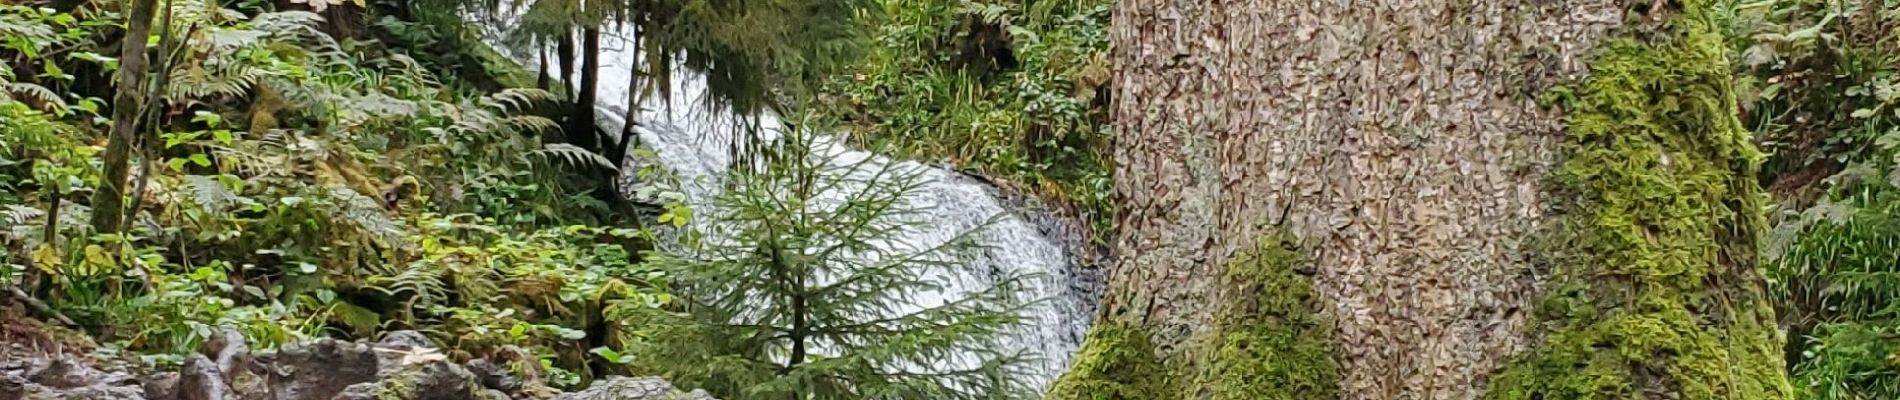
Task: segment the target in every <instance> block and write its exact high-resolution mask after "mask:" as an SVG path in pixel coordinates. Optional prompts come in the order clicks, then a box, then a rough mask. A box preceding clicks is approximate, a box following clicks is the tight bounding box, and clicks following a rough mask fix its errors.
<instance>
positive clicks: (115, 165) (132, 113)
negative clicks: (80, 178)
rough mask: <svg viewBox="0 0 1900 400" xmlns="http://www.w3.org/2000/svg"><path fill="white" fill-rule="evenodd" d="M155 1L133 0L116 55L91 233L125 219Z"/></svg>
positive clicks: (109, 228) (106, 230)
mask: <svg viewBox="0 0 1900 400" xmlns="http://www.w3.org/2000/svg"><path fill="white" fill-rule="evenodd" d="M157 10H158V0H133V1H132V12H131V13H130V14H128V19H127V20H126V31H125V41H124V42H123V43H124V44H123V45H122V47H121V48H120V52H119V53H120V54H119V79H118V81H119V84H118V91H119V92H118V93H117V94H116V95H114V96H113V100H112V136H111V139H110V141H109V142H107V144H106V154H105V171H104V173H103V175H102V176H101V177H100V182H99V188H98V189H96V190H95V191H94V192H93V195H92V229H93V232H94V233H115V232H118V231H119V223H120V220H122V219H124V218H125V180H126V173H127V166H128V164H130V163H129V161H130V159H131V156H132V143H133V141H135V140H137V136H138V130H139V120H140V117H141V116H142V114H141V113H140V112H141V111H142V110H143V109H144V101H145V99H144V97H145V90H144V88H145V72H146V71H145V69H146V61H145V48H146V45H145V41H146V38H147V37H148V36H150V34H151V31H152V18H153V17H154V16H155V15H157Z"/></svg>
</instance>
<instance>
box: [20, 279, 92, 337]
mask: <svg viewBox="0 0 1900 400" xmlns="http://www.w3.org/2000/svg"><path fill="white" fill-rule="evenodd" d="M6 289H7V290H6V291H5V293H4V294H9V295H12V296H13V298H15V299H18V300H20V302H21V303H26V306H27V307H30V308H32V309H33V311H37V312H39V313H40V314H44V315H46V316H47V317H50V318H52V319H53V320H54V321H59V323H60V324H64V325H66V326H68V327H76V326H79V324H76V323H73V320H72V319H71V318H66V314H60V313H59V310H54V309H53V307H50V306H47V305H46V302H44V301H40V299H36V298H33V296H30V295H27V294H26V292H25V291H21V290H20V288H18V287H15V286H13V285H7V288H6Z"/></svg>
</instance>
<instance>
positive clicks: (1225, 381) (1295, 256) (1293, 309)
mask: <svg viewBox="0 0 1900 400" xmlns="http://www.w3.org/2000/svg"><path fill="white" fill-rule="evenodd" d="M1301 259H1302V257H1301V255H1300V252H1299V247H1298V246H1297V245H1296V244H1294V242H1293V237H1292V236H1291V235H1288V234H1285V233H1274V234H1269V235H1267V236H1265V237H1262V238H1261V240H1260V242H1259V244H1258V245H1256V247H1255V248H1254V250H1253V251H1251V252H1246V253H1243V254H1238V255H1235V256H1234V258H1233V259H1232V260H1231V261H1229V262H1228V263H1227V272H1226V279H1225V281H1224V282H1223V284H1224V285H1225V287H1224V288H1223V289H1224V290H1225V291H1226V292H1225V293H1223V294H1222V295H1221V298H1222V299H1223V300H1222V304H1221V309H1220V310H1218V312H1217V314H1216V317H1215V331H1214V334H1213V335H1212V342H1211V343H1209V344H1208V345H1209V346H1211V349H1210V351H1208V352H1206V355H1207V356H1208V357H1209V359H1208V360H1207V361H1205V362H1203V363H1202V365H1204V366H1205V367H1204V368H1202V370H1201V371H1200V372H1201V373H1200V377H1199V378H1198V384H1196V385H1195V386H1196V387H1199V388H1201V389H1200V390H1204V391H1206V392H1207V394H1209V395H1211V397H1200V396H1194V398H1211V399H1215V400H1224V399H1232V400H1294V399H1299V400H1313V399H1330V398H1337V397H1338V385H1339V365H1338V363H1337V361H1335V360H1334V359H1333V349H1332V324H1331V323H1330V322H1328V321H1327V320H1325V319H1324V318H1322V317H1321V316H1320V314H1319V313H1317V312H1315V310H1318V309H1319V307H1320V304H1319V301H1320V298H1319V294H1318V293H1316V292H1315V291H1314V290H1313V285H1312V284H1311V283H1309V282H1307V281H1306V279H1305V278H1304V277H1301V276H1300V275H1299V274H1298V273H1296V272H1295V271H1294V268H1295V267H1296V266H1297V265H1298V264H1299V263H1300V261H1301Z"/></svg>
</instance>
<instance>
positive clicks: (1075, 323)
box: [489, 25, 1103, 389]
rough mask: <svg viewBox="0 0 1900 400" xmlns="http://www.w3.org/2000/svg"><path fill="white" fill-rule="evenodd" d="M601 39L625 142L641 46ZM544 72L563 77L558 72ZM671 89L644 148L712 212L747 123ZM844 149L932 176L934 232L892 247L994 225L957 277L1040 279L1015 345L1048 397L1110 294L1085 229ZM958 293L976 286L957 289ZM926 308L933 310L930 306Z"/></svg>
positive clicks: (687, 77)
mask: <svg viewBox="0 0 1900 400" xmlns="http://www.w3.org/2000/svg"><path fill="white" fill-rule="evenodd" d="M490 28H491V29H490V32H489V39H490V40H489V42H490V43H499V42H500V41H499V40H496V38H498V37H500V36H499V34H498V33H497V31H498V30H497V29H494V28H495V26H494V25H491V26H490ZM602 35H603V37H602V40H601V43H602V49H601V50H602V57H601V65H600V68H601V71H600V83H599V87H598V89H599V91H598V99H599V104H597V110H598V111H599V112H598V115H599V121H598V122H599V124H600V127H601V128H602V129H603V130H604V131H605V132H609V133H610V134H616V135H617V134H618V133H619V132H621V131H622V128H623V127H624V126H625V123H626V122H625V121H624V116H625V111H626V109H627V107H629V104H628V103H629V101H630V99H629V93H631V90H632V84H633V82H631V80H630V79H631V76H632V74H631V72H632V70H633V67H634V65H633V64H634V63H637V62H638V60H640V58H639V56H638V55H637V54H635V53H634V51H633V50H632V49H634V46H633V45H632V44H631V43H630V41H629V37H628V36H625V35H628V33H626V32H620V31H617V30H613V29H609V30H603V31H602ZM497 47H502V46H497ZM515 58H516V59H517V60H526V61H524V64H529V65H530V66H531V67H535V66H534V65H533V63H534V62H535V61H534V57H521V56H519V55H517V56H516V57H515ZM545 67H546V68H549V69H555V68H557V67H556V66H552V65H550V66H545ZM673 85H674V86H673V88H672V89H673V90H671V93H670V94H669V95H668V97H669V98H665V99H658V98H655V99H649V100H647V101H646V102H645V104H644V105H643V109H642V110H641V111H640V112H639V113H637V114H636V116H635V118H637V119H638V126H636V129H635V132H637V133H638V135H639V136H638V138H637V139H638V141H637V144H638V145H640V146H642V147H645V148H647V149H649V150H652V151H653V152H654V153H655V154H657V155H658V160H657V162H658V163H659V164H661V165H662V166H663V167H665V168H666V169H668V170H670V171H671V172H672V173H673V174H675V175H676V178H678V179H679V180H680V181H681V183H682V186H683V187H682V189H683V191H684V192H685V194H686V197H687V199H688V203H689V204H690V205H692V206H694V207H695V208H699V207H706V206H707V203H708V201H709V200H710V198H711V197H712V195H713V194H715V193H716V191H717V190H718V189H719V185H718V181H719V179H720V177H721V176H723V174H725V172H726V170H727V169H728V168H729V167H730V165H731V163H732V159H731V157H730V154H729V147H728V144H729V143H730V138H731V134H732V133H733V132H735V131H736V129H735V123H737V121H739V118H737V117H736V116H734V115H731V114H728V113H726V112H723V111H720V110H716V109H712V108H708V107H706V106H705V104H706V102H704V101H703V96H705V95H706V93H705V92H706V85H705V80H704V78H703V77H701V76H699V75H697V74H695V73H692V72H689V71H681V72H679V73H678V76H675V77H673ZM756 121H757V122H758V123H759V128H760V129H761V130H762V132H763V133H762V134H761V135H762V136H764V137H765V138H768V139H769V138H771V137H774V136H776V132H777V129H778V128H779V123H778V120H777V118H775V117H774V116H772V115H764V116H761V117H759V118H758V119H757V120H756ZM840 142H841V141H840V140H828V141H826V143H828V146H829V148H828V149H827V150H828V151H832V152H834V153H835V154H837V155H838V158H842V159H849V160H865V159H869V160H871V161H872V162H877V163H895V166H896V167H899V168H904V167H913V168H925V169H927V171H925V173H924V174H923V176H924V179H925V180H926V182H927V183H926V184H925V185H924V186H923V189H922V190H920V191H918V192H917V193H915V194H913V195H912V196H911V197H910V198H908V199H907V200H908V201H910V202H911V204H913V205H915V206H918V207H921V208H924V209H925V210H926V213H927V218H929V221H930V223H928V224H926V226H927V228H926V229H923V230H918V231H912V232H908V234H907V235H904V236H903V237H896V238H889V239H890V240H892V241H895V242H898V243H904V244H908V245H915V246H920V247H928V246H929V245H931V244H934V243H941V242H943V241H945V240H948V239H949V238H951V237H954V236H956V235H957V234H959V233H962V232H965V231H967V230H969V229H973V228H978V227H979V226H980V225H983V224H984V223H986V222H988V223H989V225H988V226H987V227H983V229H984V231H983V232H982V233H981V236H980V241H981V242H982V244H983V248H984V250H983V252H982V254H981V255H980V256H979V257H978V259H977V260H976V261H977V262H976V263H975V264H974V265H971V266H969V268H973V269H975V270H973V271H958V272H964V273H963V274H950V275H961V276H975V277H983V276H996V275H997V274H995V273H993V272H989V271H1011V272H1016V273H1019V274H1033V275H1037V277H1036V278H1035V279H1032V280H1030V282H1028V284H1027V285H1025V289H1024V290H1025V291H1026V292H1027V293H1022V297H1024V298H1030V299H1044V301H1042V302H1040V303H1038V304H1037V305H1035V306H1033V307H1032V308H1031V309H1030V310H1028V311H1027V312H1026V314H1025V315H1024V317H1025V318H1026V319H1027V320H1028V323H1027V326H1024V327H1022V329H1021V332H1020V333H1019V335H1020V337H1019V338H1012V339H1013V340H1009V341H1007V342H1010V343H1015V344H1018V345H1021V346H1025V347H1024V348H1023V349H1024V350H1027V351H1029V352H1031V353H1032V354H1034V355H1036V356H1037V358H1038V359H1039V361H1038V363H1039V365H1032V366H1031V368H1030V369H1031V370H1033V371H1036V374H1035V376H1029V377H1025V378H1026V380H1027V381H1028V382H1029V383H1030V384H1031V385H1032V387H1035V388H1038V389H1043V388H1046V387H1047V385H1048V384H1049V383H1050V381H1053V380H1054V378H1055V377H1056V376H1059V375H1060V374H1062V372H1063V371H1065V370H1066V369H1067V368H1068V365H1069V361H1070V358H1071V356H1072V355H1073V353H1074V352H1075V351H1076V349H1077V348H1078V347H1079V346H1080V344H1081V342H1082V338H1083V336H1084V335H1085V334H1086V332H1087V330H1088V327H1089V325H1090V323H1091V322H1093V321H1092V319H1093V317H1094V314H1095V308H1096V305H1097V303H1098V301H1099V298H1100V293H1101V289H1102V281H1103V279H1102V274H1101V272H1100V269H1099V268H1095V267H1094V266H1092V265H1088V264H1087V260H1092V259H1097V258H1098V257H1093V254H1090V253H1091V251H1090V250H1088V249H1091V248H1092V247H1090V246H1089V245H1088V243H1089V241H1088V240H1087V238H1086V237H1085V236H1084V234H1083V233H1082V232H1083V230H1082V229H1081V228H1080V226H1081V224H1082V222H1081V221H1077V220H1075V219H1073V218H1062V217H1057V216H1055V215H1054V214H1052V213H1050V212H1048V211H1047V210H1044V209H1042V207H1039V206H1037V204H1038V202H1037V201H1035V200H1034V199H1032V198H1029V197H1026V196H1012V195H1009V194H1008V193H1006V192H1004V191H1001V190H998V189H997V188H996V187H993V186H992V185H989V184H987V183H985V182H982V181H979V180H977V179H973V178H971V177H969V176H965V175H963V174H961V173H958V172H955V171H952V170H950V169H946V168H942V167H938V166H930V165H924V164H920V163H916V162H912V161H902V160H892V159H889V158H887V157H884V156H880V155H876V154H872V153H869V152H865V151H862V150H858V149H853V148H850V147H848V146H845V145H843V144H841V143H840ZM629 164H634V163H633V162H629ZM628 170H629V171H623V175H622V177H621V179H622V181H623V182H631V181H636V180H637V178H636V177H634V176H632V174H633V173H634V172H635V171H632V170H634V168H628ZM622 187H634V186H632V185H622ZM843 190H846V191H848V190H851V189H848V188H847V189H843ZM999 215H1000V216H1001V217H1000V218H1001V219H1000V220H997V221H990V219H991V218H992V217H993V216H999ZM984 284H986V282H982V281H981V279H976V280H974V281H971V280H965V281H961V282H956V283H954V284H953V287H952V288H951V289H952V290H951V291H953V292H955V291H965V290H970V289H972V288H974V287H976V286H974V285H984ZM957 285H968V286H964V287H955V286H957ZM919 301H920V302H928V301H930V299H921V300H919ZM936 301H941V299H936ZM913 306H916V307H925V306H927V305H921V304H918V305H913Z"/></svg>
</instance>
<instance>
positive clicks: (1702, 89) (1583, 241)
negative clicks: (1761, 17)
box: [1488, 0, 1792, 400]
mask: <svg viewBox="0 0 1900 400" xmlns="http://www.w3.org/2000/svg"><path fill="white" fill-rule="evenodd" d="M1645 4H1647V2H1645ZM1680 5H1681V9H1673V10H1649V12H1650V13H1669V14H1670V15H1668V16H1666V20H1667V25H1666V26H1653V25H1650V24H1653V22H1650V18H1649V17H1648V16H1638V17H1633V18H1632V23H1635V24H1643V26H1635V27H1632V28H1630V29H1631V30H1633V31H1636V32H1641V34H1632V35H1628V36H1624V37H1620V38H1615V39H1612V40H1610V41H1609V42H1607V44H1605V45H1603V46H1602V47H1601V48H1600V49H1599V51H1600V52H1599V53H1598V54H1597V56H1596V58H1595V60H1594V61H1592V64H1591V67H1590V77H1589V78H1588V79H1587V80H1586V81H1584V82H1581V84H1580V85H1579V86H1576V87H1572V88H1570V89H1571V90H1572V91H1570V92H1561V91H1560V92H1556V93H1554V94H1557V95H1559V97H1566V98H1563V99H1561V102H1562V103H1564V104H1563V105H1565V108H1566V110H1567V111H1568V112H1569V117H1568V121H1567V124H1568V132H1569V137H1568V138H1566V142H1565V143H1564V147H1563V151H1564V154H1565V157H1566V158H1565V161H1564V163H1563V165H1562V166H1561V169H1560V170H1559V171H1558V173H1557V177H1556V184H1557V193H1558V194H1559V195H1562V196H1565V198H1566V200H1565V201H1564V202H1565V203H1566V204H1565V206H1566V210H1565V211H1564V215H1565V216H1564V217H1563V220H1562V221H1561V223H1560V224H1559V226H1558V227H1557V228H1556V229H1555V231H1554V232H1552V233H1551V235H1552V236H1551V239H1552V240H1551V241H1550V243H1549V246H1550V247H1548V253H1547V255H1549V256H1550V257H1551V259H1552V260H1553V261H1554V268H1555V271H1554V272H1555V276H1554V277H1553V278H1552V280H1551V281H1550V284H1549V288H1550V289H1549V291H1548V293H1547V294H1546V296H1547V297H1546V298H1545V299H1544V300H1543V301H1542V303H1541V304H1539V306H1538V312H1537V319H1538V321H1539V322H1540V323H1541V325H1540V326H1541V327H1543V328H1546V329H1548V330H1546V331H1544V332H1541V333H1542V338H1543V341H1542V342H1541V343H1540V344H1539V345H1538V346H1536V347H1535V348H1533V349H1532V350H1530V351H1528V352H1526V353H1525V354H1523V355H1521V356H1519V358H1518V359H1516V360H1513V362H1512V363H1511V364H1510V365H1509V366H1507V367H1506V368H1505V369H1504V370H1502V371H1500V373H1499V374H1498V375H1496V376H1495V377H1494V379H1493V380H1492V386H1491V390H1490V392H1489V394H1488V396H1489V398H1491V399H1498V400H1519V399H1525V400H1528V399H1548V400H1555V399H1628V398H1675V399H1779V398H1788V397H1789V396H1790V395H1791V394H1792V390H1791V388H1790V387H1789V384H1788V380H1787V377H1786V374H1785V372H1784V369H1783V365H1782V361H1781V358H1780V352H1779V351H1778V347H1777V344H1778V343H1780V340H1779V339H1778V338H1777V336H1778V333H1777V331H1776V330H1775V328H1774V326H1773V322H1772V321H1774V318H1773V310H1772V309H1771V308H1770V307H1769V306H1768V305H1767V304H1766V302H1765V299H1764V297H1763V296H1764V295H1763V293H1762V290H1761V289H1760V287H1759V286H1760V280H1759V278H1758V277H1757V275H1756V272H1755V270H1754V268H1755V262H1754V258H1755V250H1756V242H1757V235H1758V234H1759V233H1760V232H1762V229H1763V225H1764V222H1763V220H1762V215H1761V213H1762V210H1763V208H1762V201H1763V200H1764V197H1763V195H1762V193H1761V189H1760V187H1759V186H1758V184H1757V183H1755V181H1754V177H1755V172H1756V170H1757V169H1758V165H1759V164H1760V160H1761V158H1762V156H1761V154H1760V153H1759V152H1757V151H1756V150H1755V149H1754V147H1753V145H1751V144H1750V142H1749V140H1750V139H1749V134H1748V132H1747V131H1746V130H1745V129H1743V128H1742V126H1741V123H1740V121H1739V120H1738V119H1737V117H1736V105H1735V98H1734V94H1733V93H1732V89H1731V88H1730V87H1729V85H1730V83H1729V82H1730V80H1729V70H1728V62H1727V60H1726V49H1725V47H1724V44H1723V38H1722V36H1721V33H1720V29H1719V28H1718V27H1716V26H1715V24H1714V22H1713V21H1712V16H1711V10H1710V7H1712V5H1711V4H1709V2H1708V1H1707V0H1692V1H1687V2H1683V3H1680ZM1637 18H1640V19H1642V21H1640V22H1638V21H1637V20H1636V19H1637Z"/></svg>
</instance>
